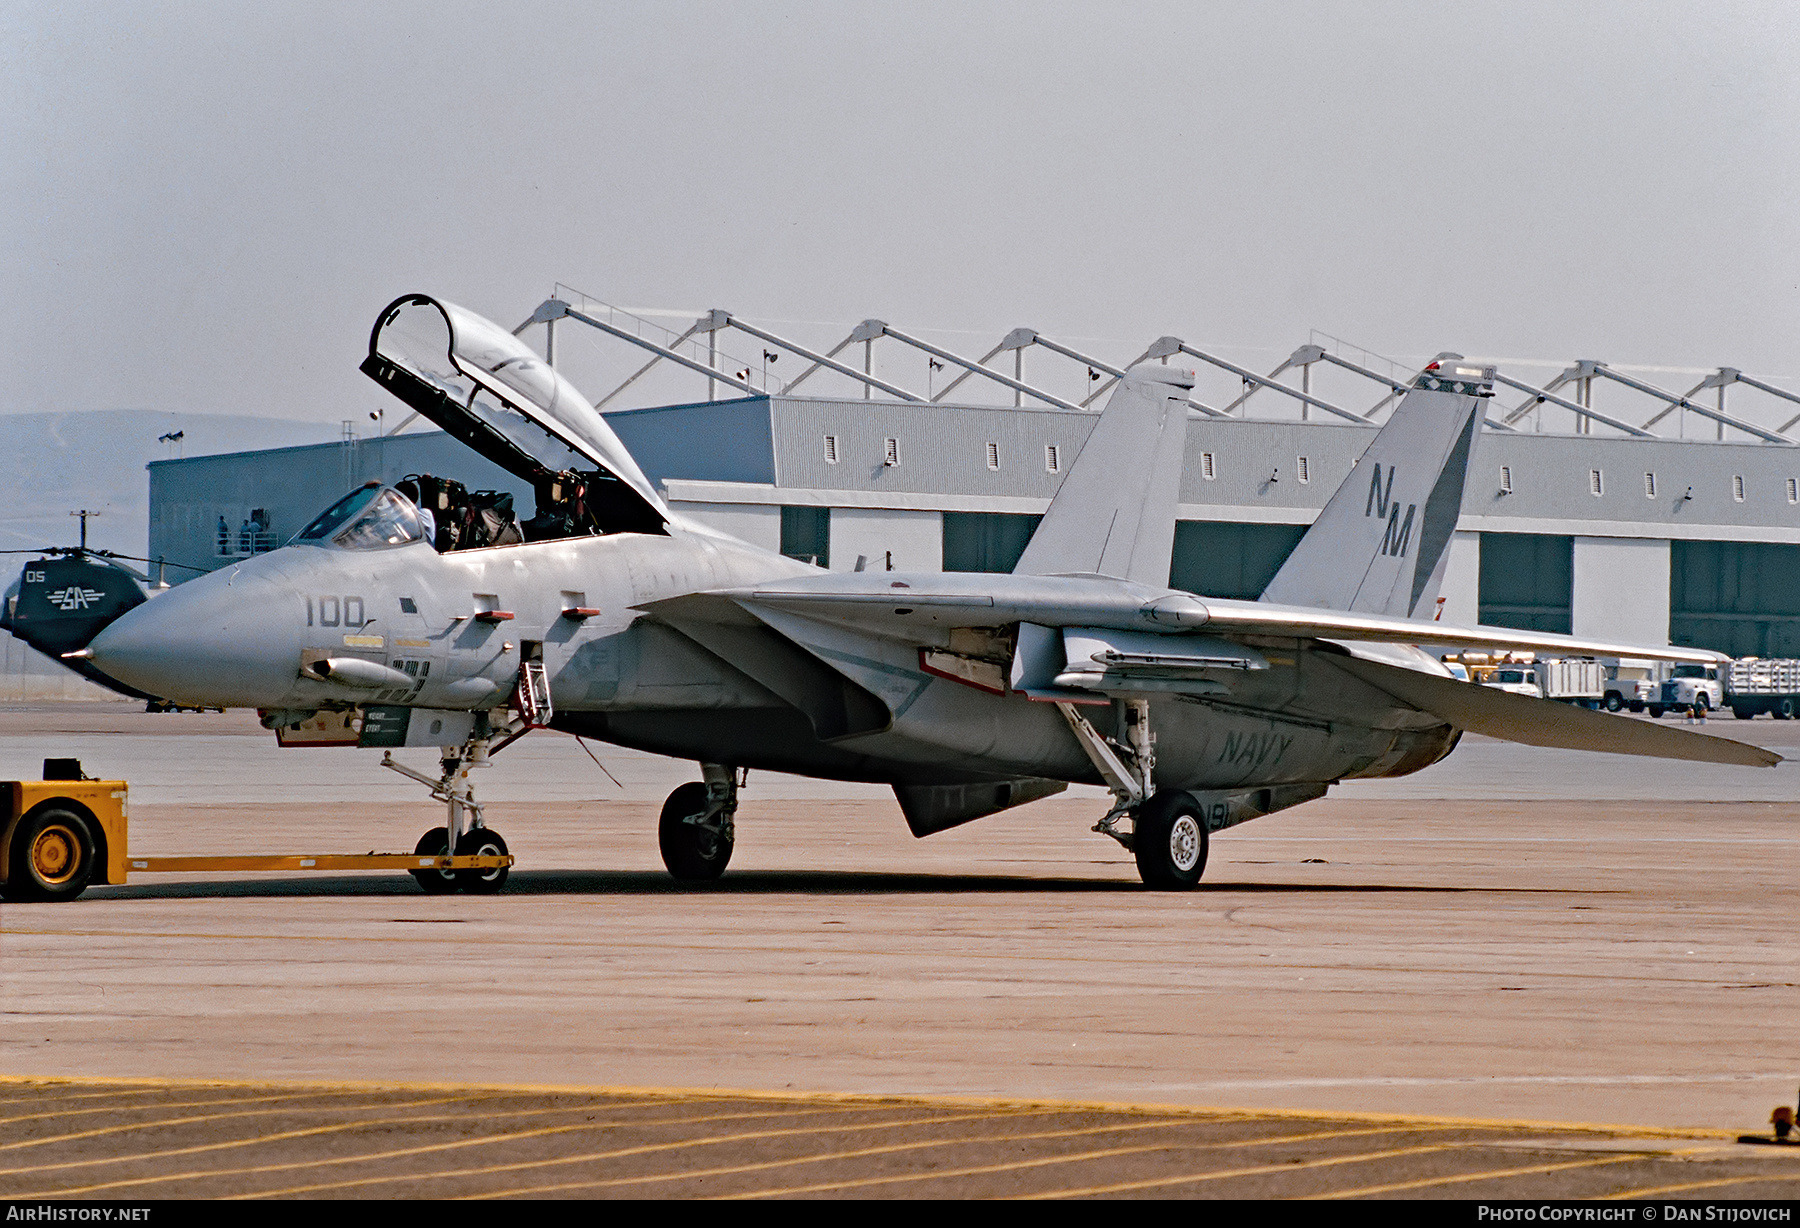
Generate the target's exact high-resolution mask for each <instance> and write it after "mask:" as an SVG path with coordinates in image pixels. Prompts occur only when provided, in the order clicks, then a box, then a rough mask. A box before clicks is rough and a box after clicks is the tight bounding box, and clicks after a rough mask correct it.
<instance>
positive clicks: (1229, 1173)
mask: <svg viewBox="0 0 1800 1228" xmlns="http://www.w3.org/2000/svg"><path fill="white" fill-rule="evenodd" d="M1480 1146H1482V1144H1480V1143H1473V1142H1463V1143H1428V1144H1426V1145H1424V1146H1421V1147H1395V1148H1393V1149H1391V1150H1388V1151H1367V1152H1363V1153H1362V1154H1360V1155H1349V1156H1328V1157H1327V1158H1325V1159H1323V1160H1302V1161H1301V1162H1300V1163H1298V1164H1258V1165H1255V1166H1253V1167H1250V1168H1225V1169H1217V1170H1215V1171H1212V1172H1205V1173H1191V1174H1189V1175H1187V1176H1182V1177H1150V1178H1147V1179H1145V1180H1142V1181H1120V1182H1115V1183H1114V1184H1112V1185H1090V1186H1084V1187H1081V1188H1078V1189H1068V1190H1046V1191H1043V1192H1041V1193H1036V1194H1019V1195H1016V1197H1018V1198H1021V1199H1042V1198H1087V1197H1091V1196H1093V1195H1096V1194H1122V1193H1124V1192H1126V1191H1128V1190H1153V1189H1158V1188H1161V1187H1166V1186H1171V1185H1197V1184H1199V1183H1200V1182H1202V1181H1225V1180H1229V1179H1230V1178H1232V1177H1258V1176H1263V1175H1266V1174H1268V1173H1293V1172H1301V1171H1303V1170H1305V1169H1309V1168H1331V1167H1333V1166H1335V1165H1338V1164H1366V1163H1368V1162H1369V1161H1371V1160H1391V1159H1395V1158H1397V1157H1399V1156H1417V1155H1427V1154H1429V1153H1431V1152H1434V1151H1454V1150H1456V1149H1457V1148H1460V1147H1480ZM1007 1167H1008V1166H1007V1165H999V1166H996V1167H995V1168H993V1169H991V1170H987V1171H992V1172H1004V1171H1005V1170H1006V1168H1007ZM1018 1167H1021V1168H1023V1167H1026V1165H1023V1164H1021V1165H1018ZM972 1171H981V1170H972ZM946 1175H950V1174H946Z"/></svg>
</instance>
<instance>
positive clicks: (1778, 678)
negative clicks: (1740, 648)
mask: <svg viewBox="0 0 1800 1228" xmlns="http://www.w3.org/2000/svg"><path fill="white" fill-rule="evenodd" d="M1725 703H1726V705H1727V706H1728V707H1730V709H1731V714H1732V715H1733V716H1735V717H1737V718H1738V719H1739V720H1746V721H1747V720H1749V719H1750V718H1751V717H1754V716H1755V715H1756V714H1757V713H1759V712H1767V713H1768V714H1769V715H1770V716H1772V717H1774V718H1775V719H1776V720H1778V721H1786V720H1792V719H1793V717H1794V714H1795V713H1796V712H1800V661H1794V660H1763V659H1761V658H1758V657H1746V658H1745V659H1744V660H1742V661H1733V662H1732V663H1731V666H1730V668H1729V669H1728V670H1727V671H1726V675H1725Z"/></svg>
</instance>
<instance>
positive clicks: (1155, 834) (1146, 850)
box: [1131, 789, 1208, 891]
mask: <svg viewBox="0 0 1800 1228" xmlns="http://www.w3.org/2000/svg"><path fill="white" fill-rule="evenodd" d="M1207 844H1208V839H1207V830H1206V819H1205V817H1204V816H1203V815H1201V813H1200V806H1199V804H1198V803H1197V802H1195V801H1194V799H1193V797H1192V795H1190V794H1188V793H1185V792H1183V791H1181V790H1179V789H1171V790H1169V791H1168V792H1166V793H1157V794H1153V795H1152V796H1151V798H1150V800H1149V801H1147V802H1145V803H1144V804H1143V805H1141V806H1139V807H1138V809H1137V817H1136V818H1135V819H1134V820H1133V823H1132V833H1131V855H1132V856H1133V857H1134V858H1136V860H1137V868H1138V875H1139V876H1140V877H1141V878H1142V879H1143V880H1144V885H1145V886H1146V887H1149V888H1151V889H1152V890H1156V891H1186V890H1187V889H1189V888H1190V887H1193V886H1195V885H1197V884H1198V883H1199V882H1200V876H1201V875H1202V874H1204V873H1205V872H1206V853H1207Z"/></svg>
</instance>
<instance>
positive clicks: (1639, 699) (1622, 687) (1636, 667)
mask: <svg viewBox="0 0 1800 1228" xmlns="http://www.w3.org/2000/svg"><path fill="white" fill-rule="evenodd" d="M1606 673H1607V677H1606V683H1605V687H1604V694H1603V695H1602V696H1601V706H1602V707H1604V708H1605V709H1606V710H1607V711H1608V712H1617V711H1619V710H1620V709H1623V708H1629V709H1631V711H1633V712H1642V711H1643V710H1644V709H1645V708H1647V707H1649V706H1650V705H1651V704H1653V703H1657V702H1660V701H1661V699H1662V680H1661V679H1660V678H1658V677H1657V676H1656V665H1655V664H1654V663H1653V662H1649V661H1621V662H1619V663H1618V664H1617V665H1615V666H1613V667H1612V668H1611V669H1609V670H1607V671H1606Z"/></svg>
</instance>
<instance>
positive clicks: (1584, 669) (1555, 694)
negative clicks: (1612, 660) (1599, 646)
mask: <svg viewBox="0 0 1800 1228" xmlns="http://www.w3.org/2000/svg"><path fill="white" fill-rule="evenodd" d="M1536 669H1537V684H1538V686H1539V687H1541V688H1542V689H1543V692H1544V698H1545V699H1555V700H1560V701H1561V702H1563V703H1566V704H1579V705H1581V706H1582V707H1584V708H1598V707H1599V706H1600V701H1601V699H1602V697H1603V696H1604V695H1605V692H1606V667H1605V666H1604V665H1602V664H1600V662H1598V661H1539V662H1538V663H1537V666H1536Z"/></svg>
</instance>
